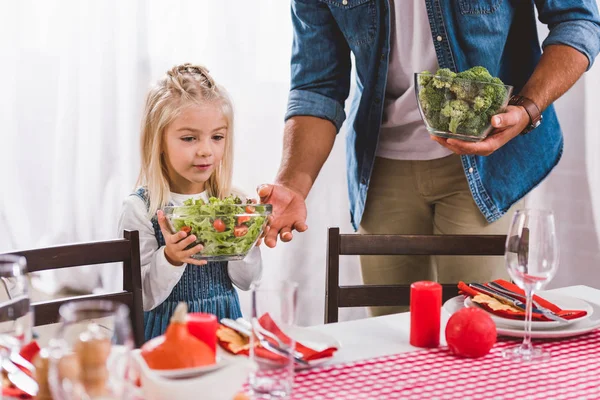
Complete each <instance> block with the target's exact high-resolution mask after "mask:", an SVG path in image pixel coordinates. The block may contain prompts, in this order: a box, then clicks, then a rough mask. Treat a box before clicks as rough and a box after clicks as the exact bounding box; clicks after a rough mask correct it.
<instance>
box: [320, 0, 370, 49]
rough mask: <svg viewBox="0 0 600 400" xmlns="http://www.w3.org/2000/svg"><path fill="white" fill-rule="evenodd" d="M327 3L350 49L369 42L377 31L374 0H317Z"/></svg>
mask: <svg viewBox="0 0 600 400" xmlns="http://www.w3.org/2000/svg"><path fill="white" fill-rule="evenodd" d="M319 2H321V3H324V4H327V5H328V6H329V9H330V10H331V14H332V15H333V17H334V18H335V20H336V22H337V23H338V25H339V27H340V30H341V31H342V33H343V34H344V36H345V37H346V40H347V41H348V44H349V45H350V47H351V48H352V49H356V48H357V47H361V46H364V45H367V44H370V43H371V42H373V40H374V39H375V34H376V32H377V9H376V6H375V0H319Z"/></svg>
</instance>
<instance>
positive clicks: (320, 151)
mask: <svg viewBox="0 0 600 400" xmlns="http://www.w3.org/2000/svg"><path fill="white" fill-rule="evenodd" d="M335 136H336V128H335V126H334V125H333V124H332V123H331V122H329V121H328V120H325V119H322V118H317V117H309V116H296V117H292V118H290V119H288V120H287V122H286V124H285V130H284V137H283V154H282V158H281V166H280V167H279V172H278V174H277V178H276V179H275V182H276V183H277V184H280V185H283V186H286V187H288V188H290V189H292V190H294V191H296V192H298V193H299V194H301V195H302V197H303V198H306V197H307V196H308V192H309V191H310V189H311V188H312V185H313V184H314V182H315V179H317V175H319V171H321V167H322V166H323V164H324V163H325V161H326V160H327V157H329V153H331V149H332V148H333V143H334V141H335Z"/></svg>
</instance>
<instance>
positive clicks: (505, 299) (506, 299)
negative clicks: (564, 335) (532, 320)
mask: <svg viewBox="0 0 600 400" xmlns="http://www.w3.org/2000/svg"><path fill="white" fill-rule="evenodd" d="M469 286H470V287H472V288H473V289H476V290H477V291H479V292H481V293H485V294H487V295H488V296H491V297H493V298H495V299H496V300H498V301H500V302H501V303H504V304H509V305H512V306H515V307H517V308H520V309H521V310H523V311H525V309H526V308H527V305H526V304H525V303H524V302H522V301H521V300H519V299H518V298H516V297H513V296H511V295H508V294H506V293H503V292H500V291H498V290H496V289H493V288H490V287H488V286H484V285H481V284H479V283H470V284H469ZM531 311H532V312H534V313H536V314H542V315H543V316H545V317H546V318H548V319H551V320H553V321H556V322H562V323H566V322H568V320H567V319H565V318H562V317H560V316H558V315H556V314H554V313H552V311H550V310H546V309H543V308H538V307H537V306H536V305H533V304H532V305H531Z"/></svg>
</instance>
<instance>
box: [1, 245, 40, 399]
mask: <svg viewBox="0 0 600 400" xmlns="http://www.w3.org/2000/svg"><path fill="white" fill-rule="evenodd" d="M0 282H1V283H2V285H1V288H0V358H1V359H2V363H1V364H0V365H1V366H2V367H1V368H0V373H1V372H2V370H6V373H7V374H8V377H9V380H10V378H11V373H12V371H10V370H11V369H13V368H11V367H14V365H11V364H12V363H11V362H10V361H9V360H10V358H11V356H13V355H17V354H18V353H19V351H20V350H21V348H22V347H23V346H24V345H26V344H27V343H29V342H30V341H31V327H32V326H33V312H32V311H31V306H30V300H29V284H28V280H27V263H26V261H25V258H24V257H21V256H15V255H0ZM30 394H32V393H30ZM33 394H35V393H33ZM0 398H2V394H1V392H0Z"/></svg>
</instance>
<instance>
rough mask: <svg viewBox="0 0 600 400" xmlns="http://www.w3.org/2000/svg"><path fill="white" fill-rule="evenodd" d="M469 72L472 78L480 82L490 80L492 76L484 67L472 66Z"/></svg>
mask: <svg viewBox="0 0 600 400" xmlns="http://www.w3.org/2000/svg"><path fill="white" fill-rule="evenodd" d="M467 71H469V72H470V73H471V74H473V78H472V79H473V80H475V81H480V82H491V81H492V79H494V77H493V76H492V75H491V74H490V72H489V71H488V70H487V69H486V68H485V67H481V66H479V67H473V68H471V69H469V70H467Z"/></svg>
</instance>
